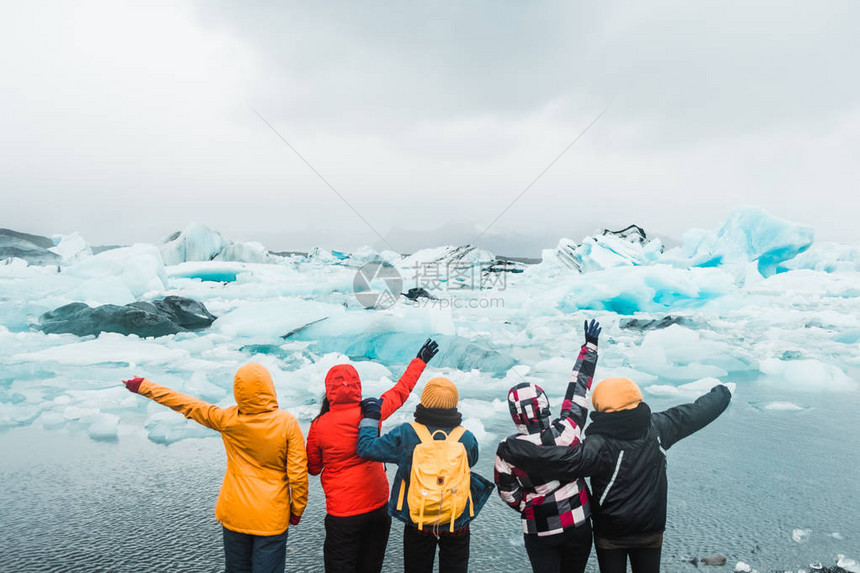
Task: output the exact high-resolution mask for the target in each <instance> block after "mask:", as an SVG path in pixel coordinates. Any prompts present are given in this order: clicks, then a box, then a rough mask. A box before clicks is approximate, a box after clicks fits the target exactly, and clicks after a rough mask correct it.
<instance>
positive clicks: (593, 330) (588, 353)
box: [560, 320, 602, 428]
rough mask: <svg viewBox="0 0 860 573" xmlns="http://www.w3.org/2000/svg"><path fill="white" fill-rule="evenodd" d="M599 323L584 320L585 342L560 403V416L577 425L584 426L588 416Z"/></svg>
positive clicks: (595, 363) (595, 365) (595, 364)
mask: <svg viewBox="0 0 860 573" xmlns="http://www.w3.org/2000/svg"><path fill="white" fill-rule="evenodd" d="M601 330H602V329H601V328H600V323H599V322H597V321H595V320H592V321H591V323H590V324H589V323H588V321H586V322H585V344H583V345H582V348H580V350H579V356H578V357H577V358H576V363H575V364H574V365H573V372H571V374H570V380H569V381H568V384H567V392H566V393H565V395H564V402H562V405H561V416H560V418H562V419H563V418H570V419H571V420H573V422H574V423H575V424H576V425H577V426H578V427H579V428H582V427H584V426H585V421H586V419H587V417H588V391H589V390H591V382H592V380H593V379H594V370H595V368H596V367H597V339H598V337H599V336H600V332H601Z"/></svg>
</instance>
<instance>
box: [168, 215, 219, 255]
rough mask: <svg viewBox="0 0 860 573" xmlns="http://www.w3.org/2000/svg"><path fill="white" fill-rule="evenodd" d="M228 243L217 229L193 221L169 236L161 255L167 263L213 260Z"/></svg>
mask: <svg viewBox="0 0 860 573" xmlns="http://www.w3.org/2000/svg"><path fill="white" fill-rule="evenodd" d="M226 245H227V241H225V240H224V237H222V236H221V234H220V233H218V232H217V231H213V230H212V229H210V228H209V227H207V226H206V225H201V224H200V223H191V224H190V225H188V226H187V227H185V229H184V230H182V231H179V232H176V233H174V234H173V235H171V236H170V237H168V238H167V240H166V241H165V242H164V243H163V244H162V245H161V247H160V251H161V257H162V259H164V263H165V264H167V265H178V264H179V263H185V262H188V261H211V260H212V259H214V258H215V256H216V255H218V254H219V253H220V252H221V249H223V248H224V247H225V246H226Z"/></svg>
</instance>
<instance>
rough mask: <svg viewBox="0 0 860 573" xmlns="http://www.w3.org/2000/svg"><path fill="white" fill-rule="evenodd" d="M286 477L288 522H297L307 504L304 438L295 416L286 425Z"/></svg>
mask: <svg viewBox="0 0 860 573" xmlns="http://www.w3.org/2000/svg"><path fill="white" fill-rule="evenodd" d="M287 479H288V480H289V481H290V516H291V517H290V520H291V521H290V523H292V524H293V525H295V524H297V523H298V520H299V518H300V517H301V516H302V514H303V513H304V512H305V507H306V506H307V504H308V456H307V453H306V452H305V438H304V436H302V429H301V428H300V427H299V423H298V422H297V421H296V419H295V418H293V417H292V416H290V422H289V426H288V427H287Z"/></svg>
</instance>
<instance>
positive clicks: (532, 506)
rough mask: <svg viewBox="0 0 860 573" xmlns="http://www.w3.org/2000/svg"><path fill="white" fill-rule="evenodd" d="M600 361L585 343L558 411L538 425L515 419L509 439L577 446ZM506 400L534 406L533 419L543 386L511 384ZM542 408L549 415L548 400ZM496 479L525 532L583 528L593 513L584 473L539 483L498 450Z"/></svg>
mask: <svg viewBox="0 0 860 573" xmlns="http://www.w3.org/2000/svg"><path fill="white" fill-rule="evenodd" d="M596 365H597V345H596V344H593V343H590V342H589V343H586V344H584V345H583V346H582V349H581V350H580V352H579V357H578V358H577V360H576V364H575V365H574V368H573V372H572V373H571V375H570V381H569V383H568V385H567V392H566V393H565V396H564V402H563V403H562V410H561V414H560V416H559V417H558V418H556V419H555V420H553V421H552V422H551V423H549V422H548V420H547V423H545V424H540V426H538V425H536V424H529V425H528V426H526V425H524V424H522V423H517V429H518V430H519V433H518V434H515V435H513V436H510V437H509V438H507V440H526V441H528V442H531V443H533V444H536V445H544V446H577V445H578V444H579V443H580V441H581V440H582V435H581V431H582V428H583V426H584V425H585V421H586V417H587V415H588V391H589V390H590V389H591V382H592V378H593V377H594V369H595V367H596ZM541 395H543V396H541ZM508 399H509V402H511V410H512V414H513V411H514V409H517V410H519V411H520V412H532V411H534V412H535V419H537V417H538V416H539V410H540V406H541V403H542V402H545V401H546V397H545V394H544V393H543V390H542V389H540V387H538V386H536V385H534V384H523V385H520V386H518V387H516V388H513V389H512V390H511V394H510V395H509V398H508ZM544 411H545V412H546V413H547V414H548V412H549V410H548V404H547V405H546V407H545V410H544ZM521 416H522V415H521ZM516 421H517V420H516V419H515V422H516ZM541 426H542V427H541ZM495 481H496V486H497V487H498V491H499V496H501V498H502V500H503V501H504V502H505V503H506V504H508V505H509V506H511V507H512V508H514V509H516V510H518V511H519V512H520V514H521V516H522V525H523V531H524V532H525V533H527V534H532V535H538V536H541V537H543V536H549V535H555V534H558V533H561V532H562V531H564V530H565V529H568V528H571V527H579V526H580V525H582V524H583V523H585V521H586V520H587V519H588V518H589V516H590V515H591V512H590V509H589V503H588V489H587V487H586V484H585V480H584V479H582V478H578V479H575V480H573V481H568V482H560V481H555V480H554V481H547V482H542V483H538V482H537V481H534V480H533V479H532V478H530V477H529V475H528V474H526V473H525V472H524V471H522V470H520V469H518V468H517V467H515V466H514V465H512V464H511V463H509V462H508V461H507V460H505V459H503V458H502V457H500V456H499V455H498V453H497V455H496V465H495Z"/></svg>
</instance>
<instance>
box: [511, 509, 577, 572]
mask: <svg viewBox="0 0 860 573" xmlns="http://www.w3.org/2000/svg"><path fill="white" fill-rule="evenodd" d="M523 537H524V538H525V540H526V552H527V553H528V554H529V561H531V563H532V569H533V570H534V572H535V573H561V572H562V571H569V572H573V573H582V572H583V571H585V565H586V563H588V556H589V555H590V554H591V521H586V522H585V523H584V524H582V525H581V526H579V527H571V528H570V529H565V530H564V531H562V532H561V533H557V534H555V535H547V536H545V537H539V536H537V535H532V534H525V535H523Z"/></svg>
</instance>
